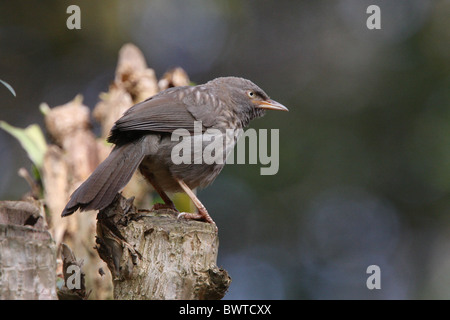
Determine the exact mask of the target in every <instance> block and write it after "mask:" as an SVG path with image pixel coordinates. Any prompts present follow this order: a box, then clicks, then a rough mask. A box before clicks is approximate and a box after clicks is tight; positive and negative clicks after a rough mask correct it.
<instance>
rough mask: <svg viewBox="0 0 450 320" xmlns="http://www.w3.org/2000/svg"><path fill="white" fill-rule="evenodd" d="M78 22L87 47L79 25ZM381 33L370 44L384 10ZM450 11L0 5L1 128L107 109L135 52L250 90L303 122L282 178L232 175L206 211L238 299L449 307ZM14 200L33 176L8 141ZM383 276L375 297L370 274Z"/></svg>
mask: <svg viewBox="0 0 450 320" xmlns="http://www.w3.org/2000/svg"><path fill="white" fill-rule="evenodd" d="M71 4H77V5H79V6H80V8H81V27H82V29H81V30H68V29H67V28H66V19H67V18H68V17H69V14H67V13H66V9H67V7H68V6H69V5H71ZM371 4H376V5H379V7H380V9H381V27H382V28H381V30H369V29H368V28H367V27H366V20H367V18H368V17H369V15H368V14H367V13H366V9H367V7H368V6H369V5H371ZM449 17H450V2H449V1H445V0H441V1H427V0H404V1H400V0H391V1H377V0H371V1H366V0H339V1H338V0H322V1H321V0H315V1H299V0H297V1H241V0H239V1H238V0H235V1H219V0H216V1H212V0H198V1H182V0H179V1H167V0H158V1H112V0H111V1H107V2H106V1H70V2H69V1H61V0H59V1H43V0H39V1H35V0H34V1H18V0H14V1H12V0H11V1H9V0H8V1H1V2H0V79H1V80H4V81H6V82H8V83H9V84H10V85H11V86H12V87H13V88H14V89H15V91H16V93H17V97H13V96H12V95H11V93H10V92H9V91H8V90H7V89H6V88H5V87H4V86H2V85H0V102H1V103H0V120H5V121H7V122H8V123H10V124H12V125H15V126H19V127H26V126H27V125H29V124H31V123H38V124H40V125H41V126H42V127H43V117H42V115H41V114H40V111H39V109H38V107H39V104H40V103H41V102H46V103H48V104H49V105H50V106H51V107H54V106H56V105H60V104H64V103H66V102H68V101H69V100H72V99H73V98H74V97H75V95H77V94H78V93H81V94H82V95H83V96H84V103H85V104H86V105H88V106H89V107H91V108H93V107H94V106H95V104H96V103H97V101H98V100H99V98H98V95H99V93H100V92H104V91H107V89H108V85H109V83H110V82H111V81H112V79H113V76H114V70H115V66H116V62H117V53H118V50H119V49H120V47H121V46H122V45H123V44H124V43H127V42H132V43H134V44H136V45H137V46H138V47H139V48H140V49H141V50H143V52H144V54H145V57H146V59H147V63H148V65H149V66H150V67H152V68H154V69H155V71H156V74H157V76H158V77H160V76H162V74H163V73H164V72H165V71H166V70H167V69H169V68H170V67H174V66H181V67H183V68H184V69H185V70H186V71H187V73H188V74H189V76H190V78H191V80H192V81H194V82H195V83H203V82H206V81H208V80H210V79H213V78H215V77H218V76H225V75H235V76H242V77H245V78H248V79H251V80H252V81H254V82H255V83H257V84H258V85H259V86H260V87H262V88H263V89H264V90H265V91H266V92H267V93H268V94H269V95H270V96H271V97H272V98H273V99H275V100H277V101H279V102H281V103H283V104H284V105H286V106H287V107H288V108H289V110H290V112H289V113H281V112H268V114H267V115H266V116H265V117H264V118H263V119H260V120H256V121H254V122H253V123H252V127H254V128H267V129H272V128H273V129H280V169H279V172H278V174H277V175H274V176H261V175H260V174H259V168H260V165H229V166H227V167H226V168H225V169H224V171H223V173H222V174H221V175H220V176H219V178H218V179H217V180H216V181H215V183H214V184H213V185H212V186H210V187H209V188H207V189H206V190H202V191H200V192H199V196H200V198H201V199H202V201H203V202H204V204H205V205H206V207H207V208H208V210H209V212H210V213H211V215H212V216H213V218H214V219H215V221H216V222H217V224H218V226H219V235H220V241H221V242H220V252H219V261H218V264H219V265H220V266H222V267H223V268H225V269H226V270H228V272H229V273H230V275H231V277H232V279H233V282H232V284H231V287H230V290H229V293H228V294H227V296H226V298H229V299H241V298H243V299H244V298H245V299H347V298H350V299H429V298H439V299H447V298H449V297H450V289H449V288H450V272H449V270H450V220H449V217H448V212H449V209H450V196H449V191H450V45H449V44H450V19H449ZM0 163H1V169H0V199H2V200H4V199H8V200H14V199H19V198H20V197H21V196H22V195H23V194H24V193H25V192H27V191H28V187H27V184H26V183H25V181H24V180H23V179H22V178H20V177H18V175H17V170H18V169H19V168H20V167H26V168H30V167H31V162H30V161H29V160H28V158H27V156H26V153H25V152H24V151H23V150H22V149H21V147H20V145H19V143H18V142H17V141H16V140H15V139H14V138H12V137H11V136H10V135H9V134H7V133H6V132H4V131H0ZM373 264H375V265H378V266H379V267H380V269H381V289H380V290H368V289H367V287H366V280H367V277H368V276H369V275H368V274H366V269H367V267H368V266H369V265H373Z"/></svg>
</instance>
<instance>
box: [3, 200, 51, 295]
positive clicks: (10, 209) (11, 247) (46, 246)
mask: <svg viewBox="0 0 450 320" xmlns="http://www.w3.org/2000/svg"><path fill="white" fill-rule="evenodd" d="M55 270H56V249H55V242H54V241H53V239H52V237H51V235H50V233H49V232H48V231H47V230H46V223H45V220H44V210H43V207H42V206H40V205H39V204H38V202H37V201H36V202H34V201H32V200H30V202H28V201H0V300H4V299H57V296H56V275H55V274H56V273H55Z"/></svg>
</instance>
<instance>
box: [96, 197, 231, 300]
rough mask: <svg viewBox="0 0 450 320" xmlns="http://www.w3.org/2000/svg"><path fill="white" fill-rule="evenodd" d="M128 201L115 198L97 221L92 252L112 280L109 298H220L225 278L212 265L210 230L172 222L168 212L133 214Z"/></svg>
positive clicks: (215, 242)
mask: <svg viewBox="0 0 450 320" xmlns="http://www.w3.org/2000/svg"><path fill="white" fill-rule="evenodd" d="M132 202H133V199H128V200H127V199H125V198H124V197H122V196H121V195H119V196H118V197H116V200H115V201H114V202H113V204H112V205H111V206H109V207H108V208H106V209H105V210H103V211H101V212H100V213H99V215H98V218H97V219H98V222H97V244H98V245H97V250H98V252H99V255H100V257H101V258H102V259H103V260H104V261H105V262H106V263H107V265H108V268H109V269H110V271H111V274H112V276H113V282H114V298H115V299H133V300H134V299H187V300H199V299H221V298H223V296H224V295H225V293H226V291H227V289H228V287H229V285H230V282H231V279H230V277H229V276H228V273H227V272H226V271H225V270H223V269H220V268H219V267H217V265H216V263H217V252H218V247H219V238H218V234H217V230H216V228H215V227H214V226H213V225H211V224H208V223H205V222H198V221H186V220H182V219H180V220H177V218H176V215H175V214H174V213H173V212H171V211H170V210H158V211H136V208H135V207H134V206H133V204H132Z"/></svg>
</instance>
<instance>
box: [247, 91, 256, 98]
mask: <svg viewBox="0 0 450 320" xmlns="http://www.w3.org/2000/svg"><path fill="white" fill-rule="evenodd" d="M247 95H248V96H249V97H250V98H254V97H255V93H254V92H253V91H247Z"/></svg>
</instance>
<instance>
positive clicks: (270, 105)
mask: <svg viewBox="0 0 450 320" xmlns="http://www.w3.org/2000/svg"><path fill="white" fill-rule="evenodd" d="M256 104H257V106H258V108H261V109H267V110H279V111H289V110H288V108H286V107H285V106H283V105H282V104H281V103H279V102H276V101H275V100H271V99H269V100H262V101H258V102H257V103H256Z"/></svg>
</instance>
